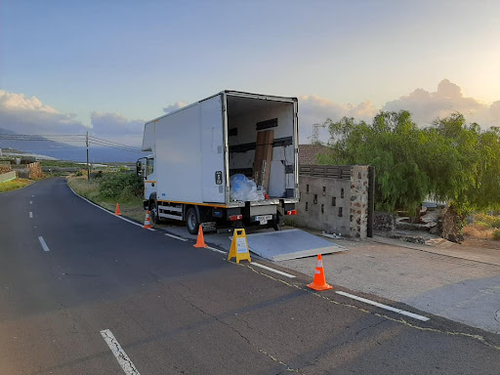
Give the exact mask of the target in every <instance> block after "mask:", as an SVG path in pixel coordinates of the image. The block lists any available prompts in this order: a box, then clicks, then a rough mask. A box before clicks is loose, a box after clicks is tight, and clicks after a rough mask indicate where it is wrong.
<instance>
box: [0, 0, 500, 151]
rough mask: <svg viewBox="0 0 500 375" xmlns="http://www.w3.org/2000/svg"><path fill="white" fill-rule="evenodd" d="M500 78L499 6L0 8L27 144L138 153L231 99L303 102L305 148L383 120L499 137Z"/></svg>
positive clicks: (1, 117) (290, 3) (3, 52)
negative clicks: (344, 124) (463, 122)
mask: <svg viewBox="0 0 500 375" xmlns="http://www.w3.org/2000/svg"><path fill="white" fill-rule="evenodd" d="M499 67H500V2H499V1H497V0H494V1H487V0H475V1H472V0H471V1H462V0H450V1H447V0H434V1H427V0H419V1H413V0H412V1H406V0H393V1H384V0H378V1H377V0H372V1H369V0H364V1H362V0H350V1H349V0H346V1H337V0H309V1H302V0H286V1H282V0H265V1H263V0H246V1H243V0H210V1H206V0H205V1H196V0H183V1H180V0H179V1H169V0H163V1H153V0H142V1H131V0H99V1H95V0H86V1H67V0H65V1H59V0H45V1H36V0H2V1H1V2H0V128H4V129H8V130H13V131H16V132H18V133H27V134H56V133H60V134H82V133H84V132H85V131H87V130H89V131H90V132H91V133H92V134H94V135H96V136H100V137H103V138H106V139H111V140H114V141H117V142H123V143H127V144H132V145H139V144H140V140H141V137H142V129H143V124H144V122H145V121H147V120H150V119H153V118H156V117H158V116H161V115H162V114H164V113H165V112H167V111H169V110H171V109H175V108H178V107H180V106H182V105H185V104H189V103H192V102H194V101H197V100H200V99H202V98H205V97H208V96H211V95H212V94H215V93H217V92H220V91H222V90H224V89H231V90H241V91H248V92H256V93H264V94H274V95H283V96H295V97H298V98H299V114H300V117H299V123H300V142H301V143H307V142H308V141H309V139H310V136H311V134H312V126H313V124H315V123H323V122H324V121H325V120H326V118H328V117H330V118H332V119H334V120H338V119H340V118H341V117H342V116H346V115H347V116H352V117H355V118H357V119H362V120H366V121H369V120H370V119H372V118H373V116H374V115H375V114H376V113H377V112H378V111H380V110H400V109H407V110H410V112H411V113H412V115H413V118H414V120H415V121H416V122H417V123H418V124H419V125H421V126H426V125H429V124H430V123H432V121H433V120H435V119H436V118H437V117H444V116H447V115H448V114H449V113H451V112H453V111H460V112H461V113H463V114H464V115H465V117H466V119H467V120H468V121H470V122H473V121H474V122H478V123H479V124H480V125H481V126H482V127H483V128H487V127H489V126H500V69H499ZM321 136H322V137H324V136H326V135H325V134H322V135H321Z"/></svg>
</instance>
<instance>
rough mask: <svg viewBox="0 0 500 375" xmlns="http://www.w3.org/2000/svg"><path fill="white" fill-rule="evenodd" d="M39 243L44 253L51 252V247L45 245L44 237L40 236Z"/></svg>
mask: <svg viewBox="0 0 500 375" xmlns="http://www.w3.org/2000/svg"><path fill="white" fill-rule="evenodd" d="M38 241H40V244H41V245H42V248H43V251H50V249H49V247H48V246H47V244H46V243H45V240H44V239H43V237H42V236H38Z"/></svg>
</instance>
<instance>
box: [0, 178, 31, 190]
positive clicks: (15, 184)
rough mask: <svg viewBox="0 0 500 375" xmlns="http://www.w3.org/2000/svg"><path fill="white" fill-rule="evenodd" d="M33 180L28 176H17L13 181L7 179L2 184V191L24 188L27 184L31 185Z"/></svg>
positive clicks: (0, 188) (0, 187)
mask: <svg viewBox="0 0 500 375" xmlns="http://www.w3.org/2000/svg"><path fill="white" fill-rule="evenodd" d="M32 183H33V181H31V180H28V179H26V178H16V179H15V180H12V181H7V182H4V183H1V184H0V193H4V192H6V191H11V190H17V189H22V188H23V187H25V186H28V185H31V184H32Z"/></svg>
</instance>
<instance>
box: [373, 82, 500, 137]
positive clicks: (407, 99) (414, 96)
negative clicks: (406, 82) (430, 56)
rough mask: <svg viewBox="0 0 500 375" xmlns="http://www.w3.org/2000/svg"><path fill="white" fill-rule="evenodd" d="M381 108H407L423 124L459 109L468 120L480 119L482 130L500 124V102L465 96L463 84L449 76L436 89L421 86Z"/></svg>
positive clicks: (387, 109)
mask: <svg viewBox="0 0 500 375" xmlns="http://www.w3.org/2000/svg"><path fill="white" fill-rule="evenodd" d="M382 109H383V110H384V111H399V110H401V109H406V110H408V111H410V112H411V114H412V118H413V120H414V121H415V122H416V123H417V124H419V125H422V126H426V125H429V124H431V123H432V122H433V121H434V120H435V119H437V118H438V117H439V118H443V117H447V116H449V115H450V114H451V113H452V112H456V111H458V112H460V113H461V114H463V115H464V116H465V119H466V120H467V122H477V123H478V124H479V125H481V126H482V127H483V129H484V128H489V127H490V126H500V101H497V102H495V103H493V104H491V105H488V104H486V103H483V102H481V101H479V100H477V99H474V98H469V97H465V96H464V95H463V94H462V89H461V87H460V86H458V85H457V84H455V83H453V82H451V81H450V80H448V79H443V80H442V81H441V82H439V84H438V86H437V91H435V92H428V91H426V90H423V89H420V88H419V89H416V90H415V91H413V92H412V93H410V94H409V95H407V96H402V97H400V98H399V99H397V100H393V101H390V102H387V103H386V104H385V105H384V106H383V108H382Z"/></svg>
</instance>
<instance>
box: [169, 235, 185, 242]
mask: <svg viewBox="0 0 500 375" xmlns="http://www.w3.org/2000/svg"><path fill="white" fill-rule="evenodd" d="M165 236H168V237H172V238H175V239H176V240H179V241H184V242H186V241H187V239H186V238H182V237H178V236H175V235H173V234H170V233H165Z"/></svg>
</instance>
